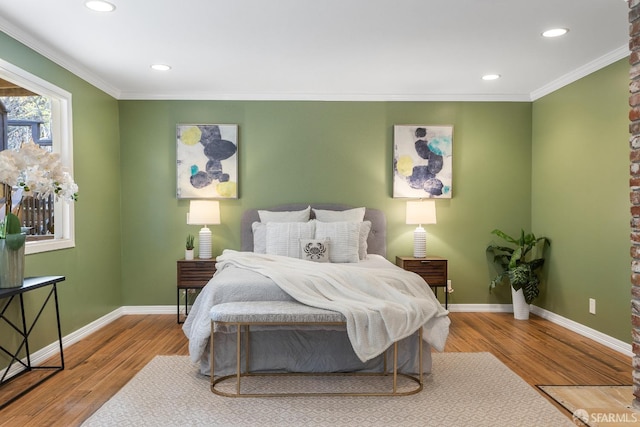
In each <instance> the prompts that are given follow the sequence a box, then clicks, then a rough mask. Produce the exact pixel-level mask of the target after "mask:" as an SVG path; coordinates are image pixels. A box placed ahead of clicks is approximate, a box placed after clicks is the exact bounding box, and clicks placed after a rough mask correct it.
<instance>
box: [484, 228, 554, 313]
mask: <svg viewBox="0 0 640 427" xmlns="http://www.w3.org/2000/svg"><path fill="white" fill-rule="evenodd" d="M491 234H495V235H496V236H498V237H500V238H501V239H503V240H505V241H507V242H508V243H510V244H511V245H513V247H511V246H500V245H489V246H488V247H487V254H489V255H491V256H493V259H492V260H491V261H493V264H494V266H495V267H496V270H497V273H498V274H497V276H496V277H494V278H493V280H492V281H491V283H490V284H489V291H491V290H492V289H493V288H495V287H496V285H498V284H501V283H509V284H510V285H511V295H512V298H513V314H514V317H515V318H516V319H521V320H526V319H528V318H529V304H531V302H532V301H533V300H534V299H535V298H536V297H537V296H538V294H539V293H540V290H539V289H538V285H539V284H540V277H539V273H540V269H541V268H542V266H543V265H544V253H545V250H546V248H547V247H548V246H550V245H551V243H550V242H549V239H547V238H546V237H537V238H536V236H535V235H534V234H533V233H525V232H524V230H521V232H520V237H519V238H518V239H515V238H513V237H511V236H509V235H508V234H506V233H504V232H502V231H500V230H493V231H492V232H491Z"/></svg>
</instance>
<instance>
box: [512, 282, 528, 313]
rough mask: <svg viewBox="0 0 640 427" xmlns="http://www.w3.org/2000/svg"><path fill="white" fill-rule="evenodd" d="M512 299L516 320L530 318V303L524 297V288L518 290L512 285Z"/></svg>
mask: <svg viewBox="0 0 640 427" xmlns="http://www.w3.org/2000/svg"><path fill="white" fill-rule="evenodd" d="M511 299H512V301H513V317H514V318H515V319H516V320H528V319H529V304H527V302H526V301H525V299H524V292H522V288H520V289H519V290H517V291H516V290H515V289H513V286H511Z"/></svg>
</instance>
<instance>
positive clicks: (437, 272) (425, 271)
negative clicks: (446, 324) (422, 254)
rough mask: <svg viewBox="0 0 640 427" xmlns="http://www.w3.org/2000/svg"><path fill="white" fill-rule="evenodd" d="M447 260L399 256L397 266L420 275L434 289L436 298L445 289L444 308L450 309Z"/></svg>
mask: <svg viewBox="0 0 640 427" xmlns="http://www.w3.org/2000/svg"><path fill="white" fill-rule="evenodd" d="M447 264H448V260H447V259H446V258H441V257H437V256H430V257H426V258H415V257H409V256H397V257H396V265H397V266H398V267H401V268H403V269H405V270H407V271H411V272H413V273H416V274H418V275H419V276H420V277H422V278H423V279H424V281H425V282H426V283H427V284H428V285H429V287H430V288H432V289H433V291H434V293H435V295H436V297H437V296H438V288H445V289H444V308H448V307H449V292H448V290H449V289H448V286H447V285H448V277H447V274H448V273H447V268H448V267H447Z"/></svg>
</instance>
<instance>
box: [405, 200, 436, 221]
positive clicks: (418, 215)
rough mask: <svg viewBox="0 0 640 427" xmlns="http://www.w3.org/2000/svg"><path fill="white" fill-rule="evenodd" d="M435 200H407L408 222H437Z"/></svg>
mask: <svg viewBox="0 0 640 427" xmlns="http://www.w3.org/2000/svg"><path fill="white" fill-rule="evenodd" d="M435 223H436V202H435V200H420V201H411V202H407V224H419V225H422V224H435Z"/></svg>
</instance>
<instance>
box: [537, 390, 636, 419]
mask: <svg viewBox="0 0 640 427" xmlns="http://www.w3.org/2000/svg"><path fill="white" fill-rule="evenodd" d="M538 388H539V389H540V390H542V391H543V392H545V393H546V394H547V395H549V397H551V398H552V399H553V400H555V401H556V402H558V403H559V404H560V405H562V406H563V407H564V408H566V410H567V411H568V412H569V413H570V414H572V417H573V420H574V423H575V424H576V425H585V426H589V427H605V426H606V427H618V426H627V427H628V426H639V425H640V411H638V410H635V409H633V408H632V406H631V402H632V401H633V386H630V385H602V386H593V385H539V386H538Z"/></svg>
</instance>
